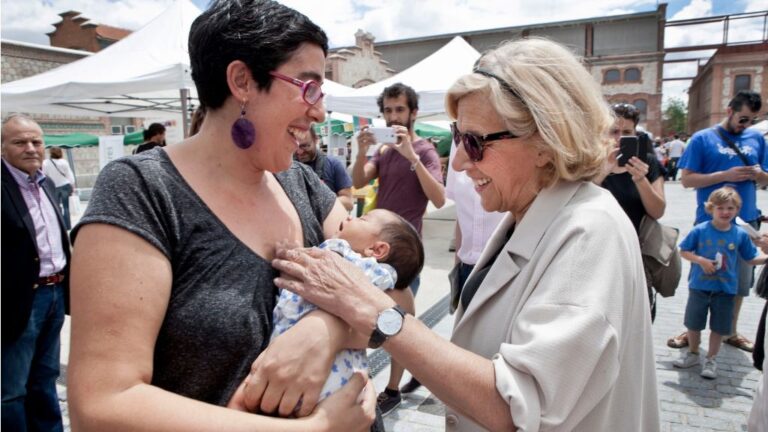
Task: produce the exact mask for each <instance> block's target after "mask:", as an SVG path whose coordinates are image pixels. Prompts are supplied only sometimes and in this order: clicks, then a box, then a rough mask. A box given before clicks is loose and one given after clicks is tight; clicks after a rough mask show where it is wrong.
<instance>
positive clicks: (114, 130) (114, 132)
mask: <svg viewBox="0 0 768 432" xmlns="http://www.w3.org/2000/svg"><path fill="white" fill-rule="evenodd" d="M122 134H123V127H122V126H120V125H113V126H112V135H122Z"/></svg>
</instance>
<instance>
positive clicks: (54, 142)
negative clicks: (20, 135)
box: [43, 131, 144, 148]
mask: <svg viewBox="0 0 768 432" xmlns="http://www.w3.org/2000/svg"><path fill="white" fill-rule="evenodd" d="M43 140H44V141H45V146H46V147H67V148H76V147H95V146H97V145H99V136H98V135H91V134H85V133H74V134H69V135H45V136H43ZM143 142H144V131H138V132H133V133H129V134H128V135H125V136H124V137H123V144H124V145H133V144H141V143H143Z"/></svg>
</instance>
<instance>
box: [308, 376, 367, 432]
mask: <svg viewBox="0 0 768 432" xmlns="http://www.w3.org/2000/svg"><path fill="white" fill-rule="evenodd" d="M375 419H376V393H375V391H374V389H373V383H371V382H370V381H369V380H368V379H367V378H366V377H364V376H363V375H362V374H361V373H359V372H357V373H355V374H354V375H352V378H351V379H350V380H349V382H348V383H347V385H345V386H344V387H342V388H341V390H339V391H337V392H336V393H334V394H332V395H331V396H329V397H328V399H325V400H324V401H322V402H321V403H320V405H318V406H317V409H316V410H315V411H314V412H313V413H312V415H311V416H310V418H309V420H311V421H313V423H314V426H313V427H312V429H311V430H324V431H360V432H364V431H368V430H370V427H371V424H373V421H374V420H375Z"/></svg>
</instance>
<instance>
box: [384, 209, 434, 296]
mask: <svg viewBox="0 0 768 432" xmlns="http://www.w3.org/2000/svg"><path fill="white" fill-rule="evenodd" d="M392 215H393V216H394V217H395V220H394V221H392V222H387V223H386V224H384V226H383V227H382V228H381V240H382V241H385V242H387V243H389V254H388V255H387V256H386V257H384V258H383V259H380V260H379V262H380V263H385V264H389V265H391V266H392V267H393V268H394V269H395V271H396V272H397V282H395V289H404V288H406V287H408V286H409V285H411V282H413V280H414V279H416V276H418V275H419V273H421V269H422V267H424V245H423V244H421V238H420V237H419V233H418V232H417V231H416V228H414V227H413V225H411V223H410V222H408V221H407V220H405V219H403V218H402V217H401V216H400V215H397V214H395V213H392Z"/></svg>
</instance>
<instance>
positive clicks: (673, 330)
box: [59, 183, 768, 432]
mask: <svg viewBox="0 0 768 432" xmlns="http://www.w3.org/2000/svg"><path fill="white" fill-rule="evenodd" d="M666 193H667V202H668V205H667V212H666V215H665V217H664V218H663V219H662V222H664V223H666V224H668V225H672V226H676V227H678V228H680V230H681V234H682V235H685V234H686V233H687V232H688V230H689V229H690V227H691V224H692V221H693V215H694V209H695V193H694V192H693V191H691V190H685V189H683V188H682V187H681V186H680V184H679V183H668V184H667V186H666ZM758 204H759V206H760V207H762V208H764V209H768V192H766V191H759V192H758ZM454 218H455V213H454V209H453V206H452V205H450V203H449V205H447V206H446V207H445V208H443V209H441V210H435V211H430V212H429V215H428V218H427V220H426V221H425V223H424V242H425V250H426V251H427V256H426V258H427V262H426V265H425V269H424V272H423V273H422V284H421V289H420V291H419V295H418V297H417V299H416V300H417V301H416V308H417V315H422V314H424V313H425V312H426V313H427V316H425V317H424V319H425V321H426V322H428V323H429V324H430V325H432V326H433V329H434V330H435V331H436V332H437V333H438V334H440V335H442V336H444V337H446V338H447V337H448V336H449V335H450V333H451V328H452V326H453V317H452V316H451V315H447V307H446V299H445V296H446V294H447V293H448V282H447V278H446V275H447V272H448V270H450V268H451V266H452V262H453V254H452V253H449V252H448V242H449V240H450V237H451V234H452V232H453V226H454ZM683 266H684V268H683V274H684V278H683V279H684V280H683V281H681V286H680V288H679V289H678V292H677V294H676V295H675V296H674V297H672V298H667V299H662V298H659V301H658V313H657V318H656V322H655V324H654V326H653V331H654V342H655V344H654V345H655V352H656V372H657V380H658V389H659V400H660V406H661V419H662V431H668V432H673V431H674V432H676V431H745V430H746V419H747V416H748V413H749V410H750V409H751V406H752V395H753V394H754V390H755V388H756V386H757V381H758V379H759V378H760V372H759V371H757V370H756V369H754V368H753V367H752V362H751V356H750V355H748V353H745V352H743V351H739V350H737V349H735V348H733V347H730V346H728V345H724V346H723V348H722V349H721V351H720V354H719V355H718V368H719V377H718V378H717V379H716V380H713V381H709V380H705V379H703V378H701V377H700V376H699V372H700V367H694V368H691V369H686V370H679V369H675V368H673V367H672V363H671V362H672V360H673V359H675V358H677V356H678V353H679V350H674V349H670V348H668V347H667V346H666V340H667V338H668V337H669V336H671V335H673V334H678V333H679V332H680V331H682V330H683V325H682V322H683V311H684V308H685V302H686V299H687V296H688V293H687V281H686V280H685V275H687V272H688V263H687V262H685V261H684V262H683ZM762 307H763V301H761V300H759V299H757V298H755V297H749V298H747V299H746V300H745V302H744V307H743V310H742V313H741V319H740V322H739V331H740V333H742V334H745V335H748V336H749V338H750V339H752V338H753V337H754V334H755V332H756V329H757V321H758V318H759V315H760V312H761V310H762ZM68 324H69V323H68V321H67V323H66V324H65V327H64V329H63V331H62V362H63V363H65V364H66V363H67V361H68V360H67V357H68V352H69V325H68ZM705 340H706V333H705ZM703 349H704V350H706V343H704V344H703ZM371 355H372V357H375V358H376V360H377V361H378V366H377V365H376V362H374V361H372V364H373V365H374V366H373V370H374V372H376V375H375V376H374V383H375V384H376V387H377V388H378V389H383V388H384V386H385V384H386V382H387V379H388V370H389V369H388V367H387V365H386V362H387V361H388V357H387V356H386V354H385V353H383V352H382V353H378V352H372V353H371ZM379 371H381V372H379ZM63 378H64V379H62V380H61V381H62V385H61V386H60V387H59V390H60V396H61V398H62V407H63V408H64V409H65V410H66V394H65V390H66V387H65V382H66V379H65V377H63ZM407 378H408V376H407V374H406V377H405V378H404V380H403V382H405V381H406V380H407ZM443 413H444V406H443V404H442V403H441V402H440V401H439V400H438V399H436V398H435V397H434V396H432V395H431V394H430V393H429V391H428V390H427V389H424V388H422V389H420V390H419V391H417V392H416V393H415V394H414V395H411V396H409V397H408V398H407V399H405V400H404V402H403V404H402V405H401V406H400V408H398V409H397V410H396V411H395V412H394V413H392V414H391V415H389V416H387V417H386V418H385V424H386V426H387V430H388V431H394V432H406V431H408V432H410V431H413V432H417V431H419V432H420V431H424V432H428V431H442V430H444V426H443ZM66 422H67V423H68V419H66ZM67 430H68V428H67Z"/></svg>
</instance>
